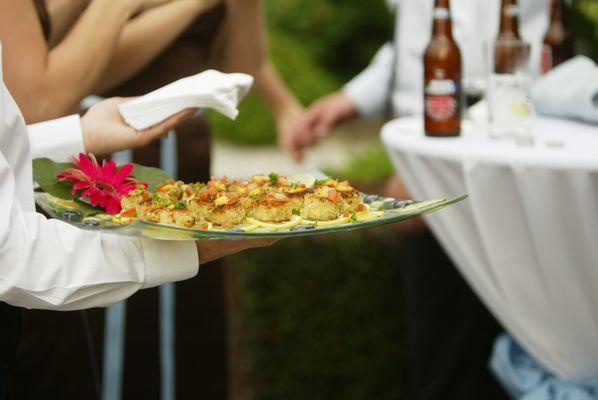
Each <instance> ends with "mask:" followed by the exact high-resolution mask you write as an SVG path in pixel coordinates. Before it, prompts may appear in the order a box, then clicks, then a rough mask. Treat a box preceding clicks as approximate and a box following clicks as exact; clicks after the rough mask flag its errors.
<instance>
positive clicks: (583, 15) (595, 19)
mask: <svg viewBox="0 0 598 400" xmlns="http://www.w3.org/2000/svg"><path fill="white" fill-rule="evenodd" d="M572 22H573V23H572V26H573V29H574V32H575V36H576V37H577V40H578V42H579V43H580V44H581V45H582V46H583V48H584V50H585V52H587V53H588V55H589V56H590V57H592V58H593V59H594V61H598V2H597V1H596V0H574V1H573V13H572Z"/></svg>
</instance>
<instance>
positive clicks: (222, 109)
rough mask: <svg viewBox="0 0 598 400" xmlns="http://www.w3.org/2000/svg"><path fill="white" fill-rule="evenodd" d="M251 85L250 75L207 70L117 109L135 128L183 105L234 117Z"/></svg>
mask: <svg viewBox="0 0 598 400" xmlns="http://www.w3.org/2000/svg"><path fill="white" fill-rule="evenodd" d="M252 84H253V78H252V77H251V76H249V75H245V74H224V73H222V72H218V71H214V70H208V71H205V72H202V73H200V74H197V75H193V76H189V77H186V78H183V79H180V80H178V81H176V82H173V83H171V84H169V85H166V86H164V87H162V88H160V89H157V90H154V91H153V92H151V93H148V94H146V95H145V96H141V97H138V98H136V99H135V100H131V101H128V102H126V103H123V104H121V105H120V106H119V111H120V115H122V117H123V118H124V120H125V122H126V123H127V124H129V125H131V126H132V127H133V128H135V129H137V130H142V129H146V128H149V127H150V126H153V125H156V124H158V123H160V122H162V121H164V120H165V119H167V118H168V117H171V116H172V115H174V114H176V113H178V112H180V111H182V110H184V109H186V108H211V109H213V110H216V111H218V112H219V113H221V114H224V115H226V116H227V117H229V118H230V119H235V118H236V117H237V115H238V114H239V110H238V109H237V106H238V105H239V102H240V101H241V100H242V99H243V97H245V95H246V94H247V92H249V89H250V88H251V85H252Z"/></svg>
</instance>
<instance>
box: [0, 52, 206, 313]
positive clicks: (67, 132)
mask: <svg viewBox="0 0 598 400" xmlns="http://www.w3.org/2000/svg"><path fill="white" fill-rule="evenodd" d="M0 52H1V47H0ZM1 70H2V67H1V60H0V81H1V83H0V301H3V302H6V303H9V304H12V305H15V306H21V307H26V308H40V309H52V310H74V309H83V308H90V307H96V306H107V305H110V304H113V303H115V302H118V301H120V300H122V299H125V298H127V297H129V296H131V295H132V294H133V293H135V292H136V291H137V290H139V289H143V288H149V287H153V286H158V285H161V284H163V283H165V282H171V281H177V280H182V279H186V278H190V277H192V276H194V275H196V273H197V269H198V257H197V250H196V246H195V244H194V243H193V242H163V241H157V240H156V241H154V240H138V239H134V238H125V237H122V236H115V235H104V234H98V233H93V232H88V231H82V230H80V229H77V228H75V227H73V226H71V225H68V224H66V223H63V222H60V221H57V220H48V219H46V218H45V217H44V216H42V215H41V214H38V213H36V212H35V205H34V200H33V183H32V175H31V174H32V172H31V160H32V156H33V157H40V156H46V157H49V158H53V159H65V158H66V157H67V156H69V155H73V154H78V153H79V152H81V151H83V142H82V132H81V125H80V123H79V117H78V116H71V117H66V118H62V119H59V120H55V121H51V122H46V123H41V124H37V125H33V126H31V127H29V130H28V129H27V127H26V126H25V123H24V120H23V116H22V114H21V112H20V111H19V109H18V107H17V105H16V104H15V102H14V101H13V99H12V97H11V95H10V93H9V92H8V90H7V89H6V86H5V85H4V81H3V80H2V72H1Z"/></svg>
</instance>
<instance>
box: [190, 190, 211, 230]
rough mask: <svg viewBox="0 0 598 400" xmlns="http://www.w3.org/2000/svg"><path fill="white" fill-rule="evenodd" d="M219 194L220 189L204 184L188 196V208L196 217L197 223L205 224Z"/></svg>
mask: <svg viewBox="0 0 598 400" xmlns="http://www.w3.org/2000/svg"><path fill="white" fill-rule="evenodd" d="M217 196H218V191H217V190H216V189H215V188H208V187H207V186H206V185H203V187H201V188H200V189H199V190H196V191H195V193H194V194H193V195H192V196H191V195H190V197H189V198H188V200H187V209H188V210H189V211H190V212H191V215H193V218H195V223H196V224H200V225H201V224H205V223H206V221H208V216H209V214H210V210H211V209H212V207H213V204H212V202H213V201H214V200H215V199H216V197H217Z"/></svg>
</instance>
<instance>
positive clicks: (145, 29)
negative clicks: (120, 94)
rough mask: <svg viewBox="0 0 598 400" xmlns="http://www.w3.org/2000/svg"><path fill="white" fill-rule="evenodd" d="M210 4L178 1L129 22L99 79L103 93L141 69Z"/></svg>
mask: <svg viewBox="0 0 598 400" xmlns="http://www.w3.org/2000/svg"><path fill="white" fill-rule="evenodd" d="M207 9H208V7H207V6H206V5H204V4H202V3H201V2H199V1H196V0H191V1H189V0H178V1H174V2H172V3H168V4H166V5H163V6H160V7H158V8H155V9H152V10H150V11H146V12H144V13H143V14H141V15H140V16H139V17H137V18H134V19H133V20H131V21H130V22H128V23H127V24H126V26H125V27H124V29H123V31H122V34H121V37H120V39H119V40H118V43H117V45H116V49H115V50H114V53H113V55H112V58H111V59H110V62H109V64H108V66H107V68H106V71H105V73H104V74H103V75H102V77H101V78H100V80H99V81H98V82H97V84H96V87H95V90H96V92H102V91H104V90H107V89H110V88H112V87H114V86H115V85H117V84H119V83H122V82H123V81H125V80H126V79H128V78H130V77H131V76H133V75H134V74H135V73H137V72H139V71H140V70H141V69H143V68H144V67H145V66H146V65H148V64H149V63H150V62H151V61H152V60H154V59H155V58H156V57H157V56H158V55H159V54H160V53H161V52H163V51H164V50H165V49H166V48H167V47H168V46H169V45H170V44H172V43H173V42H174V41H175V40H176V39H177V38H178V37H179V36H180V35H181V34H182V33H183V32H184V31H185V30H186V29H187V28H188V26H189V25H190V24H191V23H192V22H193V21H194V20H195V19H196V18H197V17H198V16H199V15H200V14H201V13H202V12H204V11H206V10H207Z"/></svg>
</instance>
